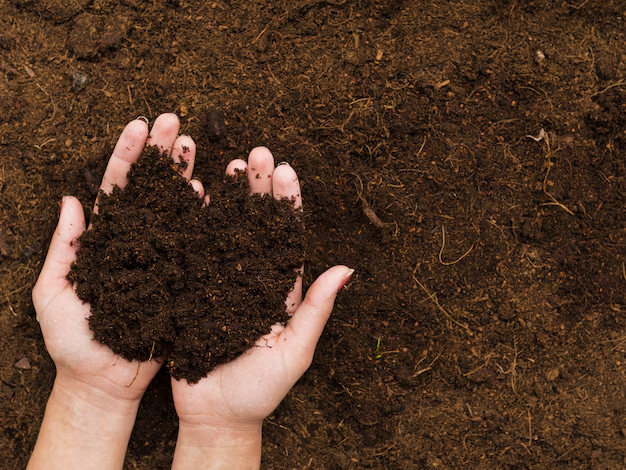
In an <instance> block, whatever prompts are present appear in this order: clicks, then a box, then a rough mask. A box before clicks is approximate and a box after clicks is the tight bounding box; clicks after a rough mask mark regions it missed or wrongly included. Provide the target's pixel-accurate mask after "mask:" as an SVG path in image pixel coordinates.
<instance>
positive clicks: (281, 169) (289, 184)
mask: <svg viewBox="0 0 626 470" xmlns="http://www.w3.org/2000/svg"><path fill="white" fill-rule="evenodd" d="M272 185H273V187H272V188H273V189H272V192H273V193H274V197H275V198H276V199H282V198H287V199H291V200H292V201H293V206H294V208H295V209H300V208H302V195H301V192H300V181H299V180H298V175H297V174H296V171H295V170H294V169H293V168H292V167H291V166H290V165H289V164H284V165H279V166H277V167H276V169H275V170H274V177H273V181H272Z"/></svg>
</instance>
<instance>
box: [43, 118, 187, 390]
mask: <svg viewBox="0 0 626 470" xmlns="http://www.w3.org/2000/svg"><path fill="white" fill-rule="evenodd" d="M178 129H179V121H178V118H177V117H176V116H175V115H173V114H163V115H161V116H159V118H157V120H156V121H155V123H154V127H153V128H152V133H151V135H150V144H151V145H157V146H159V147H160V148H161V149H163V150H167V151H168V152H171V154H172V155H173V156H174V158H177V156H179V155H180V154H181V153H182V147H183V146H185V147H188V148H194V142H193V140H192V139H191V138H190V137H187V136H180V137H178ZM147 139H148V126H147V125H146V123H145V122H144V121H142V120H140V119H137V120H135V121H132V122H131V123H129V124H128V125H127V126H126V128H125V129H124V131H123V132H122V135H121V136H120V138H119V140H118V142H117V145H116V146H115V150H114V151H113V155H112V156H111V159H110V160H109V164H108V166H107V169H106V172H105V174H104V178H103V180H102V185H101V186H100V189H101V190H103V191H104V192H105V193H110V192H111V191H112V189H113V186H119V187H124V186H125V185H126V183H127V181H128V180H127V176H126V175H127V173H128V170H129V169H130V165H131V164H132V163H133V162H135V161H136V160H137V159H138V158H139V156H140V155H141V152H142V151H143V149H144V146H145V144H146V140H147ZM189 154H190V155H194V154H195V152H189ZM193 163H194V162H193V160H192V161H190V162H189V166H188V167H187V169H186V170H185V175H186V176H187V177H189V176H190V175H191V172H192V171H193ZM97 207H98V204H97V202H96V206H95V208H94V213H96V212H97ZM84 230H85V218H84V215H83V208H82V206H81V204H80V202H79V201H78V200H77V199H76V198H74V197H65V198H64V199H63V202H62V203H61V215H60V218H59V223H58V226H57V228H56V230H55V232H54V235H53V237H52V242H51V244H50V249H49V251H48V256H47V257H46V261H45V264H44V266H43V269H42V271H41V274H40V276H39V279H38V280H37V283H36V285H35V288H34V289H33V304H34V305H35V310H36V311H37V315H38V320H39V323H40V325H41V331H42V333H43V337H44V340H45V342H46V348H47V349H48V352H49V353H50V356H51V357H52V359H53V360H54V363H55V364H56V367H57V379H56V380H57V382H58V381H63V382H65V383H71V386H73V387H81V388H84V389H87V390H93V391H97V392H98V393H99V394H100V395H102V396H104V397H110V398H112V399H115V400H121V401H131V402H132V401H136V402H138V401H139V400H141V397H142V396H143V393H144V392H145V390H146V388H147V387H148V384H149V383H150V381H151V380H152V378H153V377H154V376H155V374H156V373H157V371H158V370H159V368H160V367H161V364H160V363H159V362H158V361H156V360H153V361H150V362H143V363H141V364H139V362H138V361H137V360H134V361H132V362H129V361H127V360H125V359H122V358H121V357H119V356H117V355H115V354H114V353H113V352H112V351H111V350H110V349H109V348H108V347H107V346H105V345H103V344H100V343H99V342H97V341H94V340H93V334H92V333H91V331H90V330H89V325H88V321H87V318H88V317H89V314H90V306H89V304H87V303H84V302H83V301H81V300H80V299H79V298H78V297H77V296H76V293H75V292H74V287H73V286H72V285H71V284H70V282H69V281H68V280H67V279H66V276H67V273H68V272H69V270H70V266H71V264H72V262H73V261H74V260H75V259H76V250H77V249H78V243H76V239H77V238H78V237H79V236H80V235H81V234H82V233H83V231H84Z"/></svg>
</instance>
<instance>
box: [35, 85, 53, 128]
mask: <svg viewBox="0 0 626 470" xmlns="http://www.w3.org/2000/svg"><path fill="white" fill-rule="evenodd" d="M36 85H37V87H39V89H40V90H41V91H43V92H44V93H45V94H46V95H47V96H48V98H50V102H51V103H52V116H50V117H49V118H48V119H46V120H45V121H44V122H43V123H42V124H46V123H47V122H50V121H52V120H53V119H54V116H56V114H57V105H56V104H54V98H52V95H50V93H48V92H47V91H46V90H45V88H44V87H42V86H41V85H40V84H39V83H37V84H36Z"/></svg>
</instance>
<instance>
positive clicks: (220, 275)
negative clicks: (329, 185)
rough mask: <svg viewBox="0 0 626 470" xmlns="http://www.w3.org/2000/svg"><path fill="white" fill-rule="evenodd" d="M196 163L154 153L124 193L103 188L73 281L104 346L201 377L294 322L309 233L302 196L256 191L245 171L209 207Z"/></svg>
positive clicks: (217, 187)
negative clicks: (190, 172)
mask: <svg viewBox="0 0 626 470" xmlns="http://www.w3.org/2000/svg"><path fill="white" fill-rule="evenodd" d="M184 165H186V163H185V162H183V163H182V164H180V165H176V164H174V163H173V161H172V160H171V158H170V157H169V156H168V155H167V153H163V154H161V153H160V152H159V151H158V150H157V149H156V148H154V147H151V148H148V149H146V151H144V154H143V155H142V157H141V158H140V159H139V160H138V162H136V163H135V164H133V165H132V167H131V170H130V172H129V173H128V178H129V182H128V185H127V186H126V187H125V188H124V189H120V188H119V187H116V188H114V190H113V191H112V193H111V194H109V195H107V194H104V193H100V196H99V201H98V213H97V214H96V215H94V217H93V218H92V224H93V226H92V229H91V230H87V231H86V232H84V233H83V235H82V236H81V237H80V238H79V243H80V247H79V250H78V256H77V260H76V262H75V263H74V265H73V266H72V269H71V271H70V273H69V275H68V279H69V280H70V281H72V282H74V283H76V293H77V295H78V297H79V298H80V299H81V300H83V301H85V302H89V303H90V305H91V316H90V317H89V326H90V328H91V329H92V330H93V332H94V338H95V339H96V340H98V341H100V342H101V343H103V344H105V345H107V346H109V347H110V348H111V350H112V351H113V352H114V353H116V354H119V355H120V356H122V357H123V358H125V359H128V360H132V359H139V360H142V361H146V360H149V359H151V358H165V363H166V365H167V367H168V369H169V371H170V373H171V375H172V376H173V377H175V378H177V379H180V378H185V379H187V380H188V381H189V382H197V381H198V380H200V379H201V378H202V377H204V376H206V375H207V374H208V373H209V372H210V371H211V370H213V369H214V368H215V367H216V366H217V365H219V364H222V363H225V362H228V361H230V360H232V359H234V358H236V357H237V356H239V355H240V354H241V353H243V352H244V351H245V350H247V349H248V348H250V347H252V346H253V345H254V343H255V341H256V340H257V339H258V338H259V337H260V336H262V335H264V334H266V333H268V332H269V331H270V327H271V325H273V324H275V323H284V322H285V321H286V320H287V313H286V310H285V298H286V297H287V294H288V293H289V291H290V290H291V289H292V288H293V285H294V282H295V278H296V274H295V269H296V268H298V267H300V266H301V265H302V263H303V261H304V253H305V245H304V227H303V224H302V221H301V219H300V214H299V213H297V212H296V211H294V210H293V209H292V203H291V201H289V200H287V199H283V200H281V201H277V200H275V199H274V198H273V197H271V196H261V195H252V196H250V195H249V194H248V185H247V178H246V177H245V174H240V175H239V176H238V177H236V178H233V177H231V176H225V177H224V179H223V180H222V181H218V182H211V183H210V185H209V189H210V195H211V202H210V204H209V205H208V206H202V200H201V199H200V198H199V197H198V194H197V193H195V192H194V190H193V189H192V188H191V186H190V185H189V183H188V182H187V180H186V179H185V178H184V177H183V176H182V175H181V174H180V172H179V170H180V167H182V166H184Z"/></svg>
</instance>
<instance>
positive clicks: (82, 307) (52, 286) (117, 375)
mask: <svg viewBox="0 0 626 470" xmlns="http://www.w3.org/2000/svg"><path fill="white" fill-rule="evenodd" d="M178 131H179V121H178V118H177V117H176V116H175V115H173V114H163V115H161V116H159V117H158V118H157V119H156V121H155V123H154V126H153V128H152V131H151V133H150V135H149V136H148V126H147V124H146V123H145V122H144V121H142V120H140V119H138V120H135V121H132V122H131V123H129V124H128V125H127V126H126V128H125V129H124V131H123V132H122V135H121V136H120V138H119V140H118V142H117V145H116V146H115V149H114V151H113V154H112V156H111V159H110V160H109V164H108V166H107V169H106V172H105V175H104V178H103V180H102V185H101V187H100V188H101V189H102V190H103V191H105V192H107V193H109V192H111V190H112V188H113V187H114V186H115V185H117V186H120V187H124V186H125V185H126V183H127V177H126V175H127V173H128V170H129V168H130V165H131V164H132V163H133V162H134V161H136V160H137V159H138V158H139V156H140V154H141V152H142V150H143V148H144V146H145V143H146V141H147V140H148V142H149V143H150V144H151V145H157V146H159V147H160V148H161V149H162V150H167V151H169V152H170V154H171V155H172V157H173V158H174V160H178V159H180V157H181V155H183V154H184V156H183V158H184V159H185V160H187V161H188V166H187V168H186V169H185V171H184V173H183V176H185V177H186V178H187V179H189V178H191V175H192V172H193V166H194V160H195V144H194V142H193V140H192V139H191V138H190V137H188V136H179V135H178ZM270 159H271V161H270ZM245 165H246V163H245V162H243V161H241V160H236V161H234V162H231V165H229V167H228V171H229V172H230V173H233V172H234V168H245ZM249 165H250V168H252V167H253V165H258V166H259V168H263V169H264V170H265V169H268V170H269V169H270V166H271V172H268V173H267V174H268V175H272V177H271V178H263V179H262V180H263V181H254V183H253V182H252V181H251V185H250V186H251V188H252V191H253V192H260V193H270V194H273V195H274V196H275V197H279V196H294V197H295V199H294V200H295V206H296V208H298V207H299V205H300V204H301V200H300V189H299V183H298V180H297V176H296V174H295V172H294V171H293V169H291V167H289V166H288V165H279V166H278V167H277V168H276V169H274V163H273V158H271V154H270V153H269V151H268V150H267V149H263V148H259V149H255V150H254V151H253V152H252V153H251V155H250V158H249ZM268 182H269V184H268ZM190 184H191V186H192V187H193V188H194V189H195V190H196V191H197V192H198V194H199V196H201V197H205V201H206V202H207V203H208V202H209V198H208V196H205V194H204V188H203V187H202V184H201V183H200V182H199V181H198V180H191V181H190ZM94 212H97V203H96V206H95V208H94ZM85 229H86V225H85V219H84V214H83V209H82V206H81V205H80V202H79V201H78V200H77V199H76V198H73V197H65V198H63V201H62V203H61V214H60V217H59V223H58V226H57V228H56V230H55V232H54V235H53V238H52V241H51V244H50V248H49V250H48V255H47V257H46V261H45V263H44V266H43V269H42V271H41V274H40V276H39V278H38V280H37V283H36V285H35V288H34V289H33V303H34V306H35V310H36V312H37V318H38V320H39V322H40V325H41V330H42V333H43V336H44V340H45V343H46V347H47V349H48V352H49V353H50V356H51V357H52V359H53V360H54V362H55V365H56V368H57V376H56V379H55V382H54V386H53V389H52V393H51V395H50V398H49V400H48V404H47V407H46V413H45V416H44V419H43V422H42V425H41V429H40V432H39V436H38V439H37V443H36V445H35V448H34V450H33V453H32V456H31V459H30V462H29V465H28V468H29V469H43V468H45V469H50V468H53V469H56V468H59V469H74V468H76V469H83V468H90V469H118V468H122V466H123V462H124V455H125V453H126V448H127V446H128V440H129V438H130V433H131V431H132V427H133V425H134V422H135V418H136V414H137V409H138V407H139V402H140V401H141V398H142V396H143V394H144V392H145V390H146V388H147V387H148V384H149V383H150V381H151V380H152V378H153V377H154V375H155V374H156V372H157V371H158V369H159V367H160V366H161V362H160V361H158V360H152V361H148V362H142V363H141V364H139V363H138V361H126V360H125V359H123V358H121V357H119V356H116V355H115V354H113V352H112V351H111V350H110V349H109V348H108V347H106V346H103V345H102V344H100V343H98V342H96V341H94V340H93V339H92V338H93V335H92V334H91V332H90V330H89V325H88V322H87V317H88V316H89V312H90V307H89V305H88V304H85V303H83V302H82V301H81V300H80V299H78V297H77V296H76V294H75V292H74V288H73V286H72V285H71V284H70V283H69V282H68V281H67V279H66V275H67V273H68V272H69V269H70V266H71V263H72V262H73V261H74V260H75V259H76V250H77V245H78V244H77V243H75V241H76V239H77V238H78V237H79V236H80V234H82V232H83V231H84V230H85ZM351 274H352V270H350V269H348V268H347V267H345V266H335V267H334V268H331V269H330V270H328V271H327V272H326V273H324V274H322V276H320V277H319V278H318V279H317V280H316V281H315V283H314V284H313V285H312V286H311V287H310V288H309V291H308V293H307V296H306V298H305V300H304V301H301V298H302V294H301V282H300V281H297V282H296V286H295V288H294V290H293V292H292V293H291V294H290V296H289V298H288V301H287V302H288V305H289V307H290V308H289V311H290V313H292V314H293V316H292V318H291V320H290V322H289V323H288V325H287V326H286V327H278V326H275V327H274V329H273V331H272V333H270V334H269V335H267V336H266V337H265V338H264V340H263V344H264V345H265V346H271V347H264V348H260V347H255V348H252V349H251V350H249V351H248V352H246V353H244V354H243V355H242V356H241V357H240V358H238V359H236V360H235V361H232V362H231V363H229V364H226V365H223V366H220V367H218V368H216V369H215V371H214V372H212V373H211V374H210V375H209V376H208V377H206V378H204V379H202V380H201V381H200V382H199V383H198V384H195V385H189V384H188V383H187V382H186V381H184V380H183V381H175V380H173V381H172V389H173V395H174V401H175V405H176V410H177V412H178V415H179V419H180V430H179V437H178V442H177V448H176V452H175V457H174V468H179V469H181V468H194V469H196V468H231V469H236V468H258V467H259V465H260V452H261V427H262V422H263V419H264V418H265V417H266V416H268V415H269V414H270V413H271V412H272V411H273V410H274V409H275V407H276V406H277V405H278V404H279V403H280V401H281V400H282V399H283V398H284V396H285V395H286V393H287V392H288V391H289V389H290V388H291V386H292V385H293V384H294V383H295V382H296V380H297V379H298V378H299V377H300V376H301V375H302V374H303V373H304V371H305V370H306V369H307V368H308V366H309V364H310V362H311V359H312V357H313V352H314V350H315V346H316V344H317V340H318V339H319V336H320V335H321V332H322V330H323V328H324V325H325V323H326V321H327V319H328V317H329V315H330V312H331V310H332V307H333V303H334V299H335V296H336V293H337V291H338V290H339V289H341V287H343V285H344V284H345V283H346V282H347V281H348V279H349V277H350V275H351Z"/></svg>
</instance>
